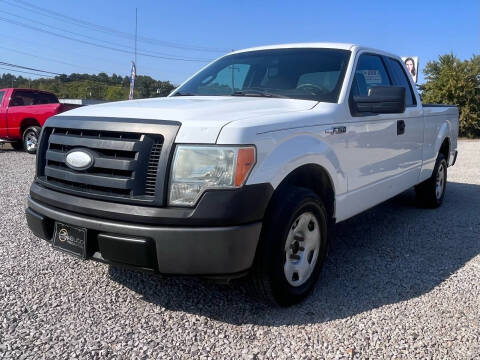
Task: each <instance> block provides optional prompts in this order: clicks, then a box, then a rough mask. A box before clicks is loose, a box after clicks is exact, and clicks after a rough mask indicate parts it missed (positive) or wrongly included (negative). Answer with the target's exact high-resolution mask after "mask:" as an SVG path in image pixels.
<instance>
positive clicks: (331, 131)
mask: <svg viewBox="0 0 480 360" xmlns="http://www.w3.org/2000/svg"><path fill="white" fill-rule="evenodd" d="M346 132H347V127H346V126H338V127H334V128H331V129H326V130H325V134H331V135H334V134H344V133H346Z"/></svg>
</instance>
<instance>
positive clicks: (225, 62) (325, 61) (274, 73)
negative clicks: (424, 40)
mask: <svg viewBox="0 0 480 360" xmlns="http://www.w3.org/2000/svg"><path fill="white" fill-rule="evenodd" d="M349 58H350V51H347V50H338V49H313V48H310V49H274V50H257V51H251V52H244V53H239V54H233V55H227V56H225V57H223V58H221V59H219V60H217V61H215V62H214V63H213V64H211V65H209V66H208V67H206V68H205V69H204V70H202V71H201V72H200V73H198V74H197V75H195V76H194V77H193V78H192V79H190V80H189V81H187V82H186V83H185V84H184V85H182V86H181V87H180V88H179V89H178V90H177V91H176V92H175V93H174V94H173V95H174V96H194V95H201V96H229V95H231V96H261V97H286V98H292V99H305V100H316V101H323V102H337V100H338V94H339V92H340V88H341V86H342V82H343V78H344V75H345V69H346V67H347V64H348V60H349Z"/></svg>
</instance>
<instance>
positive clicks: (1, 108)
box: [0, 88, 76, 154]
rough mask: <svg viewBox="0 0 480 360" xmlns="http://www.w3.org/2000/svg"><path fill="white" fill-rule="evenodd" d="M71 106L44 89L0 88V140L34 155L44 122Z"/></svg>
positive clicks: (71, 106) (72, 106)
mask: <svg viewBox="0 0 480 360" xmlns="http://www.w3.org/2000/svg"><path fill="white" fill-rule="evenodd" d="M74 107H76V106H75V105H65V104H60V103H59V102H58V99H57V97H56V96H55V95H54V94H52V93H49V92H47V91H40V90H33V89H13V88H8V89H0V143H5V142H8V143H11V145H12V146H13V148H14V149H17V150H20V149H25V151H27V152H29V153H31V154H34V153H35V152H36V150H37V143H38V136H39V135H40V128H41V127H42V126H43V124H44V123H45V121H46V120H47V119H48V118H49V117H50V116H53V115H56V114H59V113H61V112H64V111H67V110H70V109H72V108H74Z"/></svg>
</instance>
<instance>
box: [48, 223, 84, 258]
mask: <svg viewBox="0 0 480 360" xmlns="http://www.w3.org/2000/svg"><path fill="white" fill-rule="evenodd" d="M52 244H53V247H54V248H56V249H59V250H62V251H65V252H67V253H69V254H72V255H75V256H78V257H80V258H82V259H85V258H86V254H87V251H86V249H87V229H85V228H81V227H78V226H72V225H68V224H64V223H60V222H55V232H54V234H53V241H52Z"/></svg>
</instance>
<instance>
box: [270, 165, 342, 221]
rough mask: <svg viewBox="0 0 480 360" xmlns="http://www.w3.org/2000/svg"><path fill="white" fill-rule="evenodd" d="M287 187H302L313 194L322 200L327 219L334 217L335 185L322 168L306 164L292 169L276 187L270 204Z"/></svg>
mask: <svg viewBox="0 0 480 360" xmlns="http://www.w3.org/2000/svg"><path fill="white" fill-rule="evenodd" d="M289 186H297V187H303V188H307V189H310V190H312V191H313V192H315V193H316V194H317V195H318V196H319V197H320V198H321V199H322V201H323V203H324V205H325V209H326V210H327V214H328V217H329V218H330V219H333V218H334V217H335V185H334V182H333V180H332V178H331V176H330V174H329V172H328V171H327V170H326V169H325V168H324V167H322V166H321V165H318V164H314V163H308V164H303V165H301V166H299V167H297V168H295V169H293V170H292V171H291V172H290V173H289V174H288V175H287V176H286V177H285V178H284V179H283V180H282V181H281V182H280V184H279V185H278V186H277V187H276V189H275V191H274V192H273V195H272V198H271V200H270V204H271V203H273V202H274V201H275V199H276V197H278V196H279V194H281V193H283V192H284V191H285V189H286V188H288V187H289ZM269 207H270V205H269ZM267 211H268V208H267Z"/></svg>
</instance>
